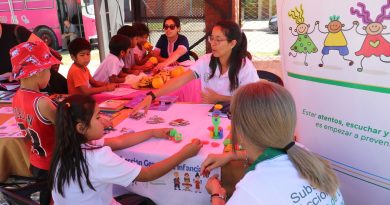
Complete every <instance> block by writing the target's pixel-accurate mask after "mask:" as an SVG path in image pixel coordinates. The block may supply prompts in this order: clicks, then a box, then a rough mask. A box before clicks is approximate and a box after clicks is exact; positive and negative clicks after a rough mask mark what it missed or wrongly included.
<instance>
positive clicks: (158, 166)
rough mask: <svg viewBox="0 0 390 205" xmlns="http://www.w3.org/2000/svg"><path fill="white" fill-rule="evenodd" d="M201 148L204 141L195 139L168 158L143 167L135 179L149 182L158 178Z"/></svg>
mask: <svg viewBox="0 0 390 205" xmlns="http://www.w3.org/2000/svg"><path fill="white" fill-rule="evenodd" d="M201 148H202V143H201V142H200V140H199V139H194V140H192V142H191V143H189V144H187V145H185V146H184V147H183V148H182V149H181V150H180V151H179V152H176V153H175V154H173V155H172V156H170V157H168V158H167V159H165V160H162V161H160V162H157V163H155V164H153V165H151V166H150V167H142V169H141V172H140V173H139V175H138V176H137V177H136V178H135V180H134V181H139V182H147V181H153V180H155V179H158V178H160V177H161V176H163V175H164V174H166V173H168V172H169V171H171V170H172V169H173V168H174V167H175V166H177V165H178V164H180V163H181V162H183V161H184V160H186V159H188V158H190V157H193V156H195V155H196V154H197V153H198V152H199V150H200V149H201Z"/></svg>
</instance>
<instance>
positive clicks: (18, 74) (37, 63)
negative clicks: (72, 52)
mask: <svg viewBox="0 0 390 205" xmlns="http://www.w3.org/2000/svg"><path fill="white" fill-rule="evenodd" d="M9 54H10V56H11V63H12V76H13V77H14V79H15V80H20V79H22V78H28V77H31V76H33V75H35V74H37V73H39V72H41V71H43V70H45V69H50V67H51V66H52V65H56V64H61V61H59V60H57V58H55V57H54V56H53V55H52V54H51V53H50V50H49V48H48V47H47V45H46V44H45V43H44V42H42V41H37V42H24V43H21V44H19V45H17V46H15V47H13V48H12V49H11V50H10V51H9Z"/></svg>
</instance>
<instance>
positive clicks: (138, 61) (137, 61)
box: [134, 53, 149, 65]
mask: <svg viewBox="0 0 390 205" xmlns="http://www.w3.org/2000/svg"><path fill="white" fill-rule="evenodd" d="M134 60H135V64H136V65H144V64H145V63H146V62H147V61H148V60H149V58H148V57H146V56H145V57H144V58H140V57H139V56H138V55H137V54H135V53H134Z"/></svg>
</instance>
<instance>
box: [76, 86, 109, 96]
mask: <svg viewBox="0 0 390 205" xmlns="http://www.w3.org/2000/svg"><path fill="white" fill-rule="evenodd" d="M115 88H116V84H114V83H109V84H106V85H104V86H101V87H90V88H89V87H88V86H86V85H82V86H79V87H76V90H77V91H79V92H80V93H82V94H84V95H92V94H96V93H102V92H106V91H113V90H115Z"/></svg>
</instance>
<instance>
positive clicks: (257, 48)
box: [240, 0, 279, 57]
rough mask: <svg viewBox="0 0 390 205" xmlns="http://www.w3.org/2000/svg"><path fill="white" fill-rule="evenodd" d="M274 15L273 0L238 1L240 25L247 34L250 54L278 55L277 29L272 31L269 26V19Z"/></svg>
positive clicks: (274, 4)
mask: <svg viewBox="0 0 390 205" xmlns="http://www.w3.org/2000/svg"><path fill="white" fill-rule="evenodd" d="M274 15H276V3H275V0H241V1H240V19H241V26H242V30H243V31H244V32H245V34H246V36H247V39H248V51H249V52H250V53H251V54H252V56H254V57H264V56H275V55H279V37H278V34H277V30H273V31H272V30H271V29H270V28H269V27H270V26H269V20H270V19H271V17H273V16H274ZM275 25H276V24H273V25H272V26H275ZM273 28H275V27H273Z"/></svg>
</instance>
